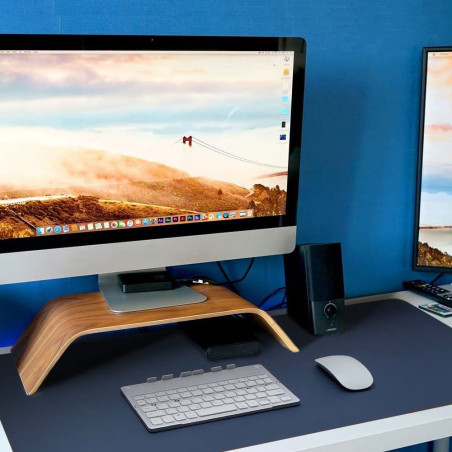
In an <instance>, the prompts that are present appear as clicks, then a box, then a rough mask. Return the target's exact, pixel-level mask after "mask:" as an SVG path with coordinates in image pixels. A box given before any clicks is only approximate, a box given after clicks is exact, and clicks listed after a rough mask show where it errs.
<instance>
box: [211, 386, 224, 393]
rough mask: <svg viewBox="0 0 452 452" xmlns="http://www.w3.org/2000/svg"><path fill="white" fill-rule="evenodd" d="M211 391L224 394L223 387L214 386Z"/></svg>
mask: <svg viewBox="0 0 452 452" xmlns="http://www.w3.org/2000/svg"><path fill="white" fill-rule="evenodd" d="M213 390H214V391H215V392H224V388H223V386H216V387H215V388H213Z"/></svg>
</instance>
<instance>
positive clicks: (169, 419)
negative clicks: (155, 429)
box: [162, 415, 174, 424]
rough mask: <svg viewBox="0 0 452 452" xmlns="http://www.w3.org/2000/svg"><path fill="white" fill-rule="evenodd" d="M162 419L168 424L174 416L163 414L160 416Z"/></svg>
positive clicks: (172, 420)
mask: <svg viewBox="0 0 452 452" xmlns="http://www.w3.org/2000/svg"><path fill="white" fill-rule="evenodd" d="M162 421H163V422H165V423H166V424H169V423H171V422H174V417H173V416H169V415H168V416H163V417H162Z"/></svg>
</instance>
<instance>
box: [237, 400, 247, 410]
mask: <svg viewBox="0 0 452 452" xmlns="http://www.w3.org/2000/svg"><path fill="white" fill-rule="evenodd" d="M236 406H237V408H238V409H240V410H244V409H246V408H248V405H247V404H246V403H245V402H238V403H236Z"/></svg>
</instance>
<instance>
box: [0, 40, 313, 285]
mask: <svg viewBox="0 0 452 452" xmlns="http://www.w3.org/2000/svg"><path fill="white" fill-rule="evenodd" d="M304 69H305V42H304V40H303V39H301V38H276V37H275V38H259V37H187V36H184V37H182V36H179V37H175V36H78V35H77V36H76V35H3V36H0V110H1V115H0V269H1V270H0V283H2V284H5V283H13V282H21V281H33V280H43V279H54V278H61V277H70V276H80V275H90V274H104V273H111V272H124V271H131V270H138V269H149V268H156V267H165V266H175V265H183V264H192V263H197V262H211V261H216V260H227V259H238V258H245V257H251V256H264V255H273V254H281V253H287V252H290V251H291V250H292V249H293V248H294V246H295V237H296V209H297V198H298V196H297V195H298V176H299V153H300V145H301V125H302V110H303V90H304Z"/></svg>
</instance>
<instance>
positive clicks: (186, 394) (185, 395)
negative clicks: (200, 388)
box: [180, 391, 191, 399]
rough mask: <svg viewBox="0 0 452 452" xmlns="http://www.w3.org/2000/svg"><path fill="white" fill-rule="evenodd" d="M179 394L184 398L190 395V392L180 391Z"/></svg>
mask: <svg viewBox="0 0 452 452" xmlns="http://www.w3.org/2000/svg"><path fill="white" fill-rule="evenodd" d="M180 396H181V397H183V398H184V399H186V398H187V397H191V392H187V391H186V392H182V393H181V395H180Z"/></svg>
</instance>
